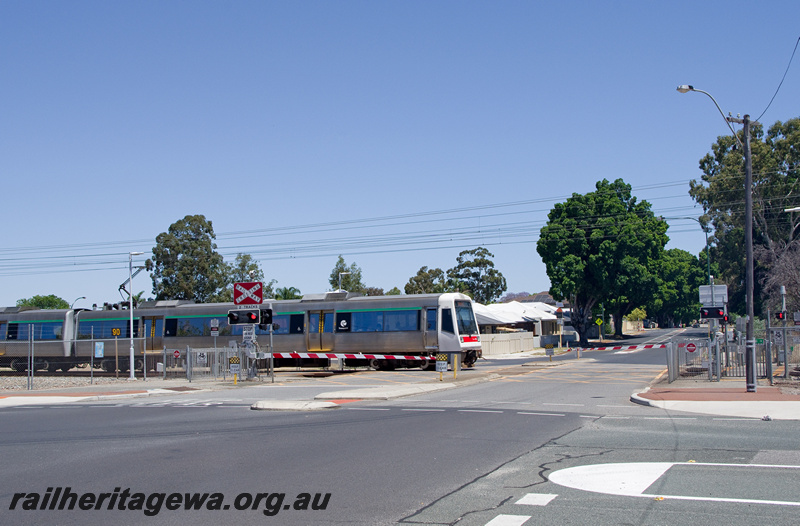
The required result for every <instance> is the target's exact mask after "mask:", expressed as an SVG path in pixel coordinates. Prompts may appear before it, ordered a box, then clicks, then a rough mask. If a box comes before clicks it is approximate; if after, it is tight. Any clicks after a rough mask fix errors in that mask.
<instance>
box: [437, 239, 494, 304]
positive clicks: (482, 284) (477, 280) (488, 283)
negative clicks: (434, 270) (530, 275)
mask: <svg viewBox="0 0 800 526" xmlns="http://www.w3.org/2000/svg"><path fill="white" fill-rule="evenodd" d="M493 257H494V254H492V253H491V252H489V251H488V250H486V249H485V248H483V247H478V248H473V249H472V250H464V251H462V252H460V253H459V254H458V257H457V258H456V266H455V267H453V268H451V269H449V270H448V271H447V277H448V279H449V280H450V285H449V288H450V289H451V290H457V291H461V292H465V293H466V294H469V295H470V296H471V297H472V299H473V300H475V301H477V302H478V303H483V304H488V303H492V302H493V301H494V300H496V299H497V298H499V297H500V296H501V295H502V294H503V293H504V292H505V291H506V288H507V286H506V278H504V277H503V274H502V273H501V272H500V271H499V270H497V269H496V268H494V262H493V261H492V259H491V258H493Z"/></svg>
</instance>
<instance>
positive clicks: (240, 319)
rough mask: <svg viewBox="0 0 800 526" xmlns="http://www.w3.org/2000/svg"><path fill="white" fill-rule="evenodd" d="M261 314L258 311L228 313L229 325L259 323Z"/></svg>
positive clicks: (232, 311) (234, 310) (244, 310)
mask: <svg viewBox="0 0 800 526" xmlns="http://www.w3.org/2000/svg"><path fill="white" fill-rule="evenodd" d="M260 318H261V313H260V312H259V311H258V309H232V310H229V311H228V323H229V324H231V325H238V324H241V323H252V324H256V323H258V320H259V319H260Z"/></svg>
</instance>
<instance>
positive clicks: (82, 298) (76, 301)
mask: <svg viewBox="0 0 800 526" xmlns="http://www.w3.org/2000/svg"><path fill="white" fill-rule="evenodd" d="M85 299H86V296H81V297H80V298H75V301H73V302H72V304H71V305H70V306H69V308H70V310H71V309H72V307H74V306H75V304H76V303H78V302H79V301H80V300H85Z"/></svg>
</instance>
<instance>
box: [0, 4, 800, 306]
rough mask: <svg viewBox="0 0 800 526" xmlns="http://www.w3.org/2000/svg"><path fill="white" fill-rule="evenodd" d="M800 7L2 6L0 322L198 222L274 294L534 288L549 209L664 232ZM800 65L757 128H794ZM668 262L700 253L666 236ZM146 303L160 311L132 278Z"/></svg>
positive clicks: (695, 230)
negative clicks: (468, 274)
mask: <svg viewBox="0 0 800 526" xmlns="http://www.w3.org/2000/svg"><path fill="white" fill-rule="evenodd" d="M798 20H800V3H798V2H796V0H795V1H770V2H762V3H756V2H742V1H724V2H696V1H692V2H684V1H676V2H633V1H631V2H620V1H615V2H589V1H581V2H575V1H572V2H570V1H566V2H541V1H529V2H514V1H508V2H494V1H491V2H489V1H487V2H476V1H437V2H414V1H406V2H376V1H371V2H360V1H340V2H331V1H322V2H317V1H304V2H268V1H257V2H249V1H239V2H207V1H198V0H193V1H185V2H183V1H171V2H154V1H143V2H105V1H98V2H89V1H80V0H78V1H73V2H55V1H32V2H21V1H12V2H2V3H0V63H1V64H2V65H3V72H4V75H3V77H4V80H3V82H2V83H0V99H1V100H2V102H3V112H2V113H3V115H2V126H0V172H2V181H3V196H4V199H3V216H4V218H5V220H6V223H5V228H4V229H3V234H2V239H3V243H2V247H0V306H2V305H14V304H15V303H16V301H17V300H18V299H20V298H27V297H30V296H33V295H35V294H56V295H58V296H60V297H62V298H64V299H66V300H67V301H69V302H72V301H73V300H74V299H75V298H78V297H81V296H86V297H87V299H86V300H80V301H79V302H78V303H77V306H82V307H89V306H91V304H92V303H98V304H101V303H102V302H104V301H118V300H119V299H120V296H119V293H118V291H117V288H118V286H119V284H121V283H122V282H123V281H124V280H125V279H127V272H128V252H130V251H142V252H145V253H146V254H145V256H140V257H137V258H134V264H141V263H142V262H143V261H144V259H145V257H147V255H149V254H150V252H151V251H152V247H153V246H154V245H155V238H156V236H157V235H158V234H159V233H161V232H164V231H166V230H167V229H168V227H169V225H170V224H172V223H173V222H175V221H176V220H178V219H181V218H183V217H184V216H186V215H187V214H203V215H205V216H206V217H207V218H208V219H209V220H211V221H212V223H213V226H214V230H215V232H216V234H217V245H218V247H219V251H220V252H221V253H222V254H223V255H224V256H225V257H226V260H228V261H233V258H234V257H235V255H236V253H237V252H244V253H250V254H252V255H253V256H254V257H255V258H256V259H257V260H259V262H260V264H261V267H262V268H263V270H264V273H265V275H266V276H267V278H274V279H276V280H278V283H277V286H287V287H288V286H293V287H297V288H298V289H300V290H301V291H302V292H304V293H312V292H322V291H324V290H328V289H329V288H330V286H329V284H328V277H329V274H330V272H331V269H332V268H333V266H334V264H335V263H336V259H337V257H338V255H339V254H342V255H343V256H344V258H345V261H346V262H347V263H348V264H350V263H353V262H355V263H356V264H357V265H359V266H360V267H361V269H362V271H363V278H364V281H365V282H366V284H367V285H370V286H377V287H383V288H384V289H386V290H388V289H390V288H392V287H394V286H397V287H399V288H401V289H402V288H403V285H404V284H405V283H406V282H407V281H408V279H409V278H410V277H411V276H413V275H415V274H416V272H417V271H418V270H419V268H420V267H422V266H428V267H439V268H442V269H445V270H446V269H448V268H451V267H453V266H454V265H455V263H456V256H457V255H458V253H459V252H460V251H461V250H465V249H471V248H475V247H477V246H485V247H487V248H488V249H489V250H490V251H491V252H492V253H493V254H494V255H495V258H494V262H495V265H496V268H497V269H498V270H500V271H501V272H502V273H503V274H504V275H505V277H506V279H507V281H508V288H509V291H511V292H520V291H528V292H540V291H543V290H547V289H548V288H549V281H548V279H547V276H546V273H545V268H544V265H543V264H542V262H541V259H540V258H539V256H538V254H537V252H536V240H537V237H538V236H537V234H538V231H539V229H540V228H541V227H542V226H543V225H544V224H545V222H546V220H547V213H548V212H549V210H550V209H551V208H552V206H553V204H555V203H558V202H563V201H564V200H566V198H567V197H568V196H569V195H571V194H572V193H573V192H576V193H581V194H583V193H587V192H591V191H593V190H594V185H595V182H597V181H598V180H601V179H604V178H605V179H609V180H614V179H617V178H620V177H621V178H622V179H624V180H625V181H626V182H627V183H629V184H631V185H632V186H633V193H634V195H636V196H637V197H638V198H639V199H645V200H647V201H649V202H650V203H651V204H652V208H653V210H654V212H655V213H656V214H657V215H663V216H665V217H667V218H673V217H680V216H698V215H700V214H701V213H702V210H701V209H700V207H698V206H695V205H694V203H693V201H692V200H691V199H690V198H689V197H688V183H689V181H690V180H692V179H698V178H699V177H700V171H699V169H698V161H699V159H700V158H701V157H703V156H704V155H705V154H706V153H707V152H708V151H709V149H710V146H711V144H712V143H713V142H714V141H715V140H716V138H717V136H718V135H724V134H725V133H726V132H727V127H726V125H725V123H724V121H723V120H722V118H721V116H720V115H719V113H718V112H717V110H716V108H714V106H713V104H712V102H711V101H710V100H709V99H708V98H707V97H705V96H704V95H702V94H698V93H689V94H684V95H681V94H678V93H677V92H676V90H675V88H676V86H677V85H678V84H684V83H686V84H692V85H694V86H695V87H697V88H699V89H704V90H706V91H709V92H710V93H712V94H713V95H714V97H715V98H716V100H717V101H718V102H719V104H720V106H722V109H723V110H724V111H725V112H726V113H727V112H729V111H730V112H732V113H734V114H736V113H742V114H744V113H749V114H751V116H752V117H753V118H756V117H757V116H758V115H760V114H761V112H762V111H763V110H764V109H765V108H766V107H767V104H768V103H769V101H770V98H771V97H772V96H773V94H774V93H775V90H776V88H777V87H778V83H779V82H780V80H781V78H782V76H783V74H784V72H785V70H786V66H787V65H788V63H789V58H790V56H791V53H792V50H793V48H794V45H795V43H796V41H797V39H798V37H799V36H800V30H798V25H797V21H798ZM798 91H800V64H798V63H797V61H795V63H794V64H793V65H792V68H791V69H790V70H789V73H788V75H787V77H786V79H785V81H784V84H783V87H782V88H781V91H780V92H779V93H778V96H777V97H776V98H775V101H774V102H773V103H772V105H771V106H770V107H769V110H768V111H767V112H766V114H765V115H764V117H763V118H762V122H763V123H764V124H765V125H767V126H768V125H771V124H773V123H774V122H775V121H777V120H787V119H790V118H793V117H798V116H800V107H799V106H798V100H800V99H798ZM669 223H670V225H671V226H670V229H669V232H668V235H669V236H670V239H671V241H670V244H669V245H668V247H669V248H673V247H674V248H681V249H684V250H688V251H690V252H692V253H693V254H697V253H699V252H700V251H701V250H702V249H703V246H704V237H703V234H702V232H701V231H700V229H699V227H698V225H697V223H695V222H693V221H691V220H679V219H675V220H672V219H670V220H669ZM133 289H134V291H135V292H138V291H142V290H143V291H145V292H146V294H148V295H149V294H150V293H151V291H152V283H151V282H150V279H149V277H146V276H145V275H144V274H141V275H140V276H138V277H137V278H136V279H135V280H134V287H133Z"/></svg>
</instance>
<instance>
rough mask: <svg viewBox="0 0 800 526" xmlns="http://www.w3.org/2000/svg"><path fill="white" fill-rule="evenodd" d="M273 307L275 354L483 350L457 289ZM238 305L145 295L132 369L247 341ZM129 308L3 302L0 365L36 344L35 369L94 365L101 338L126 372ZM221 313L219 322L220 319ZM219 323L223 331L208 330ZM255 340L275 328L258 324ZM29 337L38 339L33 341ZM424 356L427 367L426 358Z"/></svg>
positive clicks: (467, 356)
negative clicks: (170, 353)
mask: <svg viewBox="0 0 800 526" xmlns="http://www.w3.org/2000/svg"><path fill="white" fill-rule="evenodd" d="M261 307H262V308H264V307H271V308H272V311H273V317H272V323H273V325H272V329H273V345H274V349H273V350H274V352H275V353H321V352H328V353H348V354H350V353H352V354H358V353H362V354H379V355H392V354H394V355H407V356H433V355H435V354H437V353H449V354H453V353H455V354H457V355H460V356H461V361H462V363H463V364H464V365H466V366H472V365H473V364H474V363H475V362H476V361H477V359H478V358H479V357H480V356H481V343H480V335H479V333H478V324H477V322H476V320H475V314H474V312H473V308H472V300H471V299H470V298H469V297H468V296H466V295H464V294H459V293H444V294H414V295H398V296H361V295H358V294H354V293H348V292H327V293H324V294H307V295H305V296H303V298H302V299H297V300H265V301H264V304H263V305H262V306H261ZM235 308H237V307H235V306H234V305H233V304H232V303H210V304H198V303H193V302H188V301H155V302H144V303H142V304H141V305H140V306H138V307H137V308H135V309H134V311H133V333H134V350H135V352H134V360H135V364H134V366H135V368H136V369H141V368H142V367H143V366H144V364H145V363H146V364H147V368H148V369H154V368H155V364H156V362H159V361H161V357H162V356H163V353H164V349H168V350H176V349H177V350H183V349H186V348H187V346H188V347H192V348H210V347H227V346H228V342H229V341H231V340H238V341H241V340H242V334H243V327H244V326H243V325H238V324H234V325H230V324H229V323H228V317H227V314H228V311H229V310H231V309H235ZM130 314H131V313H130V311H129V310H127V309H121V310H116V309H111V310H109V309H103V310H86V309H75V310H72V309H67V310H24V308H20V307H7V308H0V366H4V367H11V368H12V369H14V370H17V371H24V370H26V369H27V368H28V362H29V359H28V356H29V352H30V351H29V348H30V347H31V345H30V342H31V341H32V342H33V346H32V347H33V359H34V368H35V369H46V370H49V371H57V370H59V369H60V370H62V371H67V370H69V369H71V368H72V367H75V366H81V365H84V364H88V363H90V361H91V360H92V353H93V349H94V348H95V342H104V343H103V346H104V358H103V359H102V360H98V361H99V362H100V363H99V364H98V363H95V366H98V365H100V366H102V367H103V369H105V370H106V371H114V370H117V367H119V369H120V370H123V371H124V370H129V363H128V362H129V358H128V357H129V355H130V337H131V333H130V325H131V322H130ZM214 320H216V321H214ZM214 326H216V330H215V331H214V332H216V333H217V334H218V336H212V328H214ZM255 333H256V338H257V341H258V343H259V346H260V347H261V348H262V349H265V348H267V347H268V345H269V332H268V330H265V329H263V328H259V326H256V327H255ZM31 336H32V340H31ZM299 360H300V359H299V358H289V359H286V358H282V359H276V361H275V366H276V367H281V366H289V365H322V366H325V365H328V362H329V360H327V359H324V360H319V359H316V360H315V359H302V362H301V361H299ZM364 362H366V360H358V361H354V360H352V359H348V360H347V364H348V365H371V366H373V367H375V368H392V367H394V366H395V365H404V366H407V367H420V366H421V365H422V366H423V367H424V365H428V364H429V363H430V362H429V361H428V360H423V361H420V360H408V361H407V362H403V360H400V361H399V362H398V361H396V360H373V361H371V362H369V363H364ZM423 364H424V365H423Z"/></svg>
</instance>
